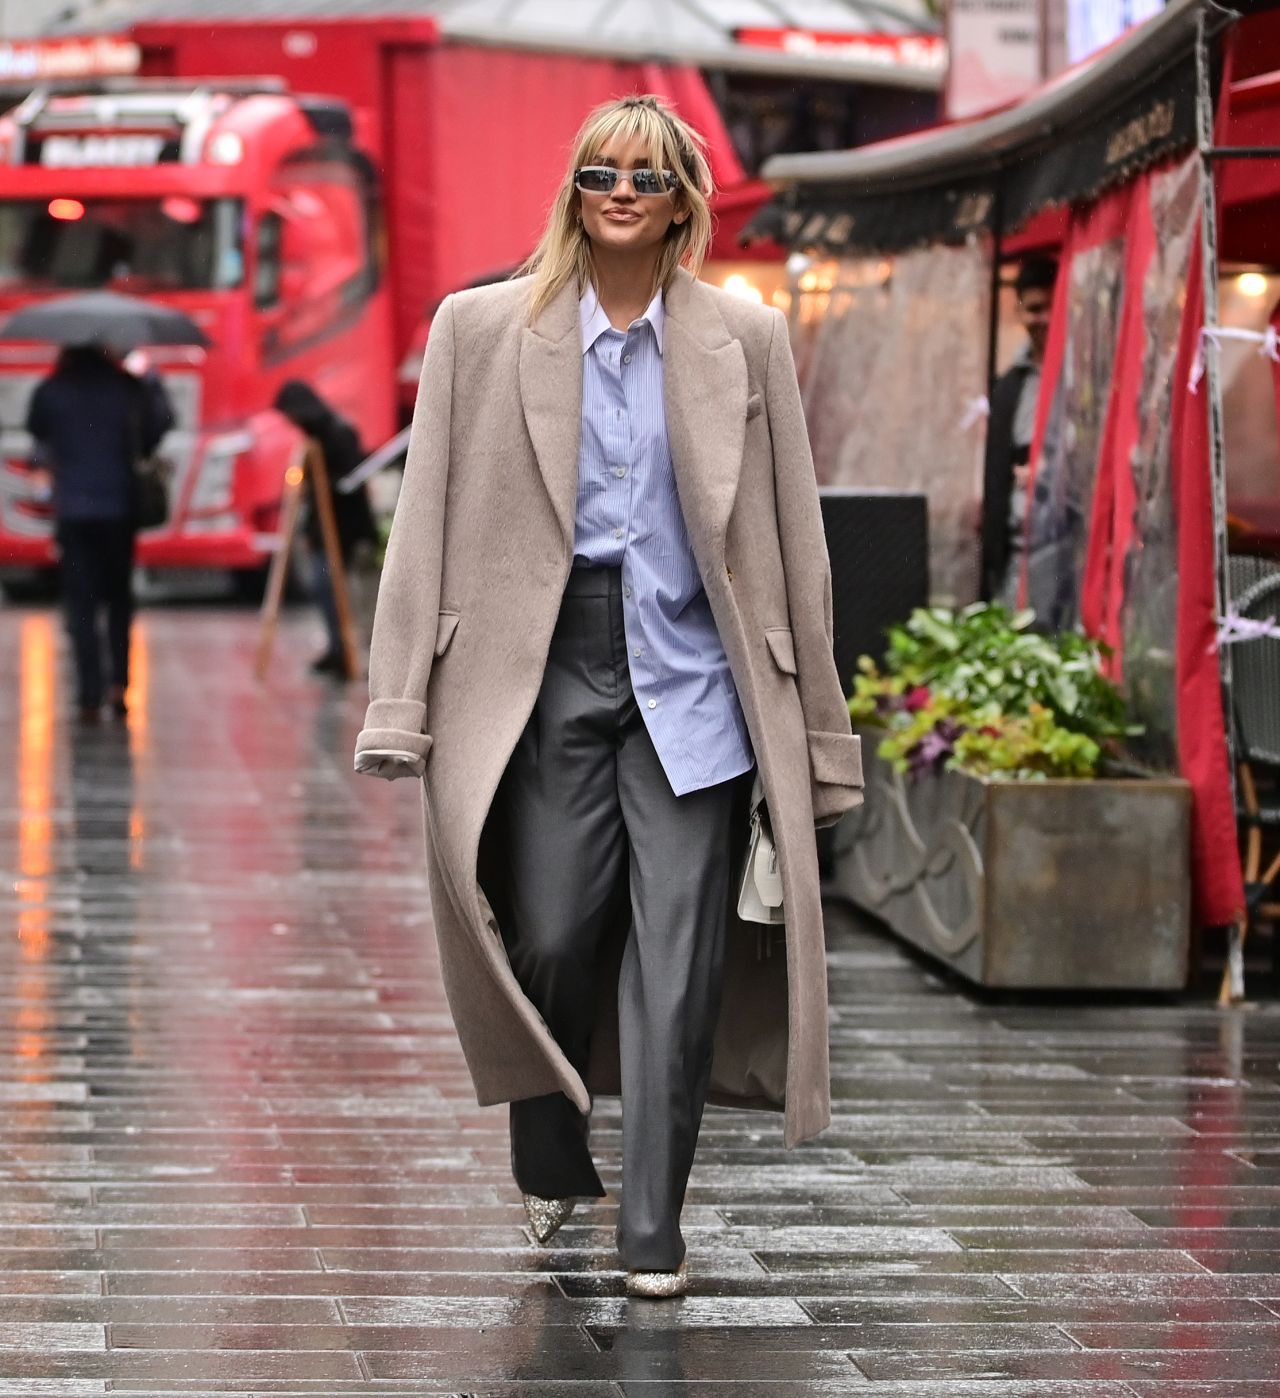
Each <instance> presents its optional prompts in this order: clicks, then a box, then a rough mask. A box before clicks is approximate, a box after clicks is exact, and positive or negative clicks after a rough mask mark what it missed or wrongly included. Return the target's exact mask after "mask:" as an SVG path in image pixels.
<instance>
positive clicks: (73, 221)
mask: <svg viewBox="0 0 1280 1398" xmlns="http://www.w3.org/2000/svg"><path fill="white" fill-rule="evenodd" d="M240 222H241V220H240V201H239V200H235V199H206V200H199V199H192V198H189V197H188V196H186V195H170V196H168V197H167V198H164V199H80V198H77V197H74V196H73V195H68V196H66V197H64V198H58V199H49V200H29V199H12V200H4V201H0V286H3V287H4V289H5V290H6V291H12V290H16V289H26V288H28V287H29V288H31V289H33V290H35V289H45V288H58V289H60V290H73V289H75V290H81V289H87V288H97V287H112V288H114V289H115V290H119V291H126V292H141V291H207V290H219V289H225V288H228V287H234V286H238V285H239V284H240V279H241V277H242V275H243V271H244V259H243V255H242V247H241V237H240Z"/></svg>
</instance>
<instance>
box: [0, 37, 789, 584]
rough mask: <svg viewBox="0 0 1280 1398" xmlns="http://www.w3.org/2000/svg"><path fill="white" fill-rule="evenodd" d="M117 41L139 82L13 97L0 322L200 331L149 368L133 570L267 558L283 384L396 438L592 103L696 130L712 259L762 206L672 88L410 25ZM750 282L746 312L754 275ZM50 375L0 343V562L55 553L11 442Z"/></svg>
mask: <svg viewBox="0 0 1280 1398" xmlns="http://www.w3.org/2000/svg"><path fill="white" fill-rule="evenodd" d="M131 37H132V38H133V40H134V41H135V42H136V43H137V44H138V45H139V47H140V50H141V54H142V73H141V75H140V77H139V78H137V79H134V80H130V79H113V80H111V81H110V82H103V83H100V84H98V85H97V86H96V87H95V88H93V89H92V90H89V89H87V88H86V89H85V90H82V91H79V92H65V91H63V92H56V91H53V92H50V91H36V92H34V93H32V94H31V95H30V96H29V97H28V98H27V100H26V101H24V102H23V103H22V104H21V105H20V106H18V107H17V108H15V109H13V110H12V111H10V112H9V113H8V114H7V115H6V116H5V117H4V118H3V119H0V315H6V314H8V313H9V312H11V311H13V310H15V309H17V308H18V307H20V306H23V305H27V304H29V303H30V302H32V301H35V300H38V299H40V298H44V297H49V296H53V295H58V294H63V293H66V292H70V291H73V290H79V289H85V288H90V287H104V286H107V287H111V288H112V289H115V290H120V291H125V292H128V293H131V294H136V295H141V296H147V297H153V298H155V299H157V300H162V301H165V302H167V303H170V304H173V305H175V306H178V307H180V308H182V309H183V310H185V311H187V312H189V313H190V314H191V315H192V316H193V317H194V318H195V319H196V320H197V321H198V322H199V324H200V325H201V326H202V328H203V329H204V330H205V331H206V333H207V335H208V338H209V340H210V342H211V346H210V348H208V349H207V350H201V349H183V350H177V349H170V350H161V349H156V350H154V351H151V352H150V354H151V359H152V362H153V363H154V365H155V367H156V368H157V369H158V370H159V371H160V373H161V374H162V376H163V377H164V379H165V380H166V382H167V384H168V387H169V390H170V393H171V396H172V397H173V399H174V403H175V406H176V409H177V415H178V427H177V429H175V431H174V433H173V434H171V436H170V438H169V439H167V441H166V444H165V452H166V455H168V456H170V457H172V458H173V459H174V460H175V464H176V466H177V468H178V472H177V477H176V486H175V491H174V500H175V507H174V511H173V516H172V519H171V521H170V522H169V523H168V524H167V525H165V526H164V527H163V528H161V529H159V530H156V531H152V532H149V533H147V534H144V535H143V536H142V539H141V541H140V550H139V552H140V559H141V561H142V562H143V563H144V564H146V565H149V566H152V567H192V568H194V567H205V568H229V569H236V570H258V569H260V568H261V567H262V566H263V564H264V563H265V562H266V561H267V559H268V558H269V555H270V551H271V548H272V544H273V531H274V530H275V528H276V525H277V519H278V511H279V502H280V496H281V488H282V483H283V477H284V472H285V468H286V466H287V464H288V461H289V458H290V454H291V452H292V450H293V446H294V439H293V437H292V435H291V432H290V429H288V428H287V426H286V425H285V424H284V422H283V421H282V420H281V419H280V418H279V417H278V416H277V415H276V414H274V413H273V412H272V411H271V410H270V404H271V402H272V399H273V397H274V395H275V392H276V389H277V388H278V387H279V385H280V384H281V383H282V382H283V381H284V380H285V379H288V378H303V379H306V380H307V381H309V382H310V383H311V384H312V385H313V386H314V387H315V388H316V389H317V390H318V391H319V392H320V393H321V394H322V395H323V396H324V397H326V398H327V399H329V400H330V401H332V402H333V403H334V404H335V405H336V406H337V407H338V409H339V410H340V411H341V412H343V413H344V414H346V415H347V416H349V417H350V418H351V419H352V420H353V421H355V422H356V423H357V424H358V426H359V429H360V432H361V434H362V436H363V438H364V440H365V441H366V442H368V443H369V444H370V445H373V444H376V443H378V442H381V441H383V440H384V439H385V438H386V437H388V436H389V435H390V434H391V433H392V432H393V430H394V429H395V426H396V425H397V422H398V421H400V420H402V419H403V418H404V416H405V414H406V412H407V409H408V408H409V406H411V403H412V395H413V391H414V389H415V388H416V384H417V374H418V365H419V362H420V359H421V352H422V347H423V345H424V343H425V338H426V330H427V327H428V325H429V323H430V317H431V315H432V313H433V311H434V309H435V307H436V306H437V305H438V303H439V301H440V300H441V298H442V297H443V296H444V295H446V294H447V293H448V292H449V291H452V290H455V289H457V288H458V287H461V286H465V285H467V284H468V283H470V282H473V281H476V280H479V279H481V278H484V277H486V276H496V275H500V274H503V273H505V272H506V271H508V270H509V269H510V268H512V267H513V266H514V265H515V264H517V263H518V262H519V261H521V260H522V259H523V258H524V256H525V255H527V253H528V252H529V251H530V250H531V249H532V247H533V244H534V242H535V241H536V238H537V234H538V232H539V230H540V228H541V225H542V222H543V219H544V217H545V213H546V209H547V206H548V204H549V202H550V198H551V196H552V193H553V191H554V189H555V186H556V183H557V181H558V179H559V177H560V175H561V173H562V170H563V165H564V161H565V158H566V153H567V148H568V145H569V142H570V140H571V138H572V135H573V133H574V132H575V130H576V129H577V127H578V125H579V124H580V122H581V121H582V118H583V117H584V115H585V113H586V112H587V110H588V109H589V108H590V107H591V106H593V105H594V104H596V103H598V102H601V101H604V100H606V99H607V98H609V97H612V96H616V95H620V94H623V93H626V92H631V91H656V92H658V93H661V94H663V95H665V96H667V97H668V98H670V99H671V100H672V101H674V102H675V104H676V105H677V106H678V108H679V109H680V110H681V111H682V112H683V113H685V114H686V115H688V116H689V118H690V119H691V120H692V121H693V122H694V123H695V124H696V125H698V126H699V127H700V128H701V129H702V130H703V131H705V132H706V133H707V135H708V137H709V140H710V143H711V157H712V165H713V169H714V171H715V173H716V177H717V184H718V185H719V186H720V187H721V189H722V190H723V191H724V193H723V195H722V196H721V200H720V216H721V232H720V235H719V247H718V248H717V249H716V252H720V251H721V249H725V250H729V252H730V256H732V257H735V258H736V257H740V256H741V254H739V253H736V252H734V251H732V248H733V234H734V233H735V231H736V229H737V227H738V226H739V225H740V224H741V222H742V220H743V218H744V217H745V216H746V214H747V213H749V212H750V211H751V210H752V209H754V207H755V206H756V205H757V204H758V202H759V200H760V199H761V197H762V196H763V192H764V191H763V186H760V185H758V184H757V183H755V182H753V181H750V180H748V179H747V177H746V176H745V175H744V173H743V171H742V168H741V166H740V165H739V163H738V161H737V159H736V157H735V156H734V154H733V150H732V146H731V144H730V141H729V138H728V135H727V134H726V132H725V129H724V126H723V124H722V123H721V121H720V118H719V115H718V113H717V110H716V108H715V105H714V103H713V102H712V100H711V97H710V94H709V92H708V90H707V88H706V85H705V83H704V82H703V79H702V77H701V76H700V74H699V73H698V72H697V71H696V70H694V69H689V68H681V67H675V66H671V65H659V64H651V63H636V62H623V61H615V60H611V59H604V58H591V57H584V56H581V55H563V54H555V53H545V52H535V51H522V50H516V49H509V50H508V49H494V48H490V47H481V46H478V45H467V44H457V43H445V42H444V41H442V39H441V37H440V34H439V32H438V30H437V28H436V26H435V24H434V23H433V22H432V21H431V20H430V19H427V18H413V19H399V20H396V19H392V20H351V21H333V22H327V23H325V22H322V23H308V24H280V23H256V22H244V23H239V22H227V23H220V24H218V25H216V26H210V25H208V24H199V25H196V24H186V23H184V24H177V23H174V24H163V25H161V24H152V25H146V24H143V25H138V26H137V27H136V28H135V29H134V30H133V31H131ZM260 72H261V73H270V74H273V75H274V76H273V77H272V78H269V79H255V78H253V77H251V76H250V77H246V76H244V75H246V74H250V75H252V74H255V73H260ZM309 93H320V94H325V95H323V96H308V95H305V94H309ZM760 271H761V273H762V277H761V278H760V279H759V280H762V281H763V284H764V285H765V288H766V290H765V294H768V288H769V287H770V286H772V285H774V284H776V280H777V276H776V271H777V269H775V268H773V267H771V266H769V265H767V264H761V266H760ZM748 289H749V288H748ZM51 362H52V352H51V351H50V350H49V349H48V347H42V346H38V345H15V344H13V343H4V344H0V428H2V429H3V438H2V439H0V569H5V570H10V571H11V570H12V569H14V568H15V567H26V568H31V567H40V566H47V565H48V564H49V562H50V561H51V558H52V555H51V545H50V539H49V519H48V510H47V506H46V505H44V504H42V503H41V502H40V500H39V499H38V498H36V496H35V494H34V492H33V490H32V488H31V482H32V481H33V479H34V477H33V476H32V474H31V470H30V467H29V464H28V457H29V451H30V444H29V442H28V441H27V440H26V438H25V435H24V434H23V432H22V431H21V424H22V422H23V420H24V417H25V408H26V401H27V398H28V397H29V395H30V392H31V390H32V388H33V387H34V385H35V383H36V382H38V380H39V378H40V377H42V376H43V375H44V374H46V373H47V372H48V371H49V368H50V366H51Z"/></svg>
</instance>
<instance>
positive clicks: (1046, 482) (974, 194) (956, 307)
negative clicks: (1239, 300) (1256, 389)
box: [748, 0, 1280, 925]
mask: <svg viewBox="0 0 1280 1398" xmlns="http://www.w3.org/2000/svg"><path fill="white" fill-rule="evenodd" d="M1237 8H1238V10H1240V11H1243V12H1244V13H1243V15H1240V14H1237V13H1235V12H1232V11H1228V10H1225V9H1223V8H1222V7H1220V6H1218V5H1215V4H1212V3H1209V0H1173V3H1171V4H1170V6H1169V8H1168V9H1167V10H1166V11H1164V12H1163V13H1162V14H1161V15H1160V16H1159V17H1157V18H1156V19H1153V20H1151V21H1148V22H1147V23H1146V24H1145V25H1143V26H1142V27H1140V28H1139V29H1137V30H1134V31H1133V32H1131V33H1130V34H1129V35H1127V36H1126V37H1125V38H1123V39H1121V40H1119V41H1118V42H1117V43H1115V44H1114V45H1112V47H1111V48H1109V49H1107V50H1105V51H1104V52H1102V53H1100V54H1098V55H1097V56H1096V57H1094V58H1093V59H1092V60H1091V61H1089V62H1087V63H1085V64H1083V65H1080V66H1078V67H1077V68H1075V69H1072V70H1071V71H1069V72H1068V73H1066V74H1064V75H1063V76H1062V77H1060V78H1059V79H1057V80H1056V81H1055V82H1053V83H1051V84H1049V85H1047V86H1046V87H1045V88H1043V89H1041V90H1040V91H1039V92H1037V93H1035V94H1033V95H1032V96H1030V97H1028V98H1026V99H1024V100H1023V101H1021V102H1020V103H1018V104H1016V105H1014V106H1011V107H1008V108H1005V109H1002V110H1000V111H996V112H993V113H990V114H988V115H986V116H983V117H980V118H976V119H972V120H968V121H964V122H957V123H953V124H951V125H948V126H944V127H940V128H936V129H934V130H931V131H926V132H921V133H918V134H915V135H911V136H906V137H902V138H899V139H896V140H893V141H886V142H881V143H878V144H876V145H874V146H868V147H863V148H859V149H855V150H849V151H842V152H834V153H815V154H810V155H793V156H783V157H778V158H777V159H775V160H773V161H770V162H769V163H768V164H767V165H766V166H765V168H764V171H763V173H764V175H765V177H766V178H767V179H768V180H769V181H770V182H771V183H772V184H773V185H774V186H775V187H776V188H777V193H776V194H775V197H774V199H773V200H772V201H771V203H770V204H769V205H767V206H766V207H765V209H764V210H763V211H762V212H761V214H759V215H757V217H756V219H755V220H753V222H752V224H751V225H749V227H748V236H750V235H751V234H752V233H755V234H756V235H757V236H769V237H772V238H775V239H777V240H778V241H781V242H783V243H784V244H785V245H788V246H789V247H791V248H792V249H793V250H794V251H796V252H800V253H804V254H810V255H811V256H809V257H806V258H802V259H797V265H800V264H803V266H804V268H805V269H806V270H804V271H802V272H800V273H799V274H798V275H797V279H796V282H795V285H794V288H793V290H794V294H795V296H796V311H795V314H794V315H793V336H794V338H795V340H796V346H797V354H796V358H797V363H798V367H799V369H800V373H801V386H802V391H803V393H804V398H805V409H806V413H807V415H808V418H809V425H810V433H811V437H812V439H813V446H814V457H815V463H816V466H817V470H818V474H819V479H820V480H821V481H823V482H824V483H827V484H835V485H842V486H855V487H863V488H866V487H871V488H875V487H884V486H898V487H899V488H901V486H902V485H903V484H904V483H910V482H912V481H917V483H920V484H921V485H922V488H925V489H926V490H927V493H928V495H929V501H930V531H931V568H932V569H933V570H934V579H933V581H934V584H935V592H936V591H939V589H938V588H937V581H938V578H939V577H941V578H942V579H943V580H944V582H945V583H946V584H947V586H946V587H945V588H944V589H941V590H942V591H949V592H950V593H951V594H952V595H953V596H954V597H955V600H957V601H960V602H963V601H965V600H968V598H967V597H966V596H965V594H964V592H963V580H964V576H965V569H964V567H963V566H962V564H964V563H965V562H966V561H968V563H969V565H970V566H969V574H968V575H969V576H970V577H973V576H974V575H975V574H976V569H974V568H973V567H972V563H973V560H974V551H975V548H976V544H975V540H974V533H973V529H972V525H971V524H970V523H969V521H970V520H971V519H972V517H973V510H972V507H973V506H976V504H977V501H976V499H975V494H976V493H977V491H978V485H977V482H978V481H979V480H980V478H981V454H982V437H983V436H984V435H985V434H984V433H983V431H982V429H981V426H980V423H981V420H982V412H983V411H985V408H986V403H987V398H986V396H985V395H986V394H987V393H988V392H989V390H990V376H991V371H992V369H993V367H994V364H995V362H996V346H995V344H994V339H995V335H994V331H995V326H996V310H997V306H998V303H997V301H996V296H995V293H996V289H997V285H998V278H999V267H1000V261H1001V258H1002V256H1006V255H1008V253H1009V252H1010V251H1011V250H1014V249H1019V248H1025V247H1027V246H1029V245H1030V246H1035V245H1037V243H1038V244H1039V245H1042V246H1048V245H1054V246H1055V248H1056V250H1057V251H1058V252H1059V254H1060V267H1061V271H1060V273H1059V276H1058V283H1057V288H1056V291H1055V296H1054V305H1053V310H1052V315H1051V321H1050V335H1049V344H1048V348H1047V352H1046V356H1045V362H1044V365H1043V372H1042V379H1041V388H1040V396H1039V403H1038V407H1037V420H1036V426H1035V433H1034V440H1033V442H1032V446H1031V451H1030V460H1031V467H1032V478H1031V483H1030V485H1029V487H1028V506H1027V519H1026V525H1025V530H1026V533H1025V540H1026V558H1027V562H1026V566H1025V570H1024V573H1023V578H1022V584H1021V595H1022V597H1024V598H1025V599H1026V600H1027V601H1028V602H1029V603H1030V604H1031V605H1032V606H1033V607H1034V609H1035V611H1036V613H1037V616H1038V617H1039V619H1040V621H1041V623H1042V624H1043V625H1046V626H1048V627H1050V628H1054V629H1070V628H1072V627H1074V626H1077V625H1082V626H1083V627H1084V629H1085V630H1087V631H1088V632H1089V633H1090V634H1093V635H1095V636H1098V637H1100V638H1101V639H1103V640H1105V641H1106V642H1107V643H1108V644H1109V646H1110V647H1111V648H1112V650H1113V661H1112V672H1113V674H1114V676H1115V678H1116V679H1117V680H1120V681H1121V682H1122V683H1123V685H1124V688H1125V693H1126V702H1127V704H1128V707H1129V713H1130V717H1131V718H1132V719H1133V720H1134V721H1135V722H1136V723H1137V724H1139V725H1141V733H1140V734H1139V735H1136V736H1135V738H1134V740H1133V743H1132V748H1131V751H1132V755H1133V756H1134V757H1135V758H1136V759H1137V760H1138V761H1139V762H1140V763H1141V764H1142V766H1143V767H1144V769H1145V770H1149V771H1156V772H1178V773H1181V774H1182V775H1183V776H1185V777H1186V778H1187V780H1188V781H1189V782H1190V784H1191V787H1192V790H1193V792H1194V796H1195V804H1194V811H1195V816H1194V822H1193V869H1194V880H1195V889H1196V895H1197V897H1196V904H1197V909H1198V915H1199V920H1200V921H1201V923H1202V924H1203V925H1220V924H1225V923H1232V922H1234V921H1236V920H1237V919H1238V918H1239V916H1240V913H1241V909H1242V907H1243V886H1242V883H1241V877H1240V867H1239V861H1238V858H1237V852H1236V827H1235V812H1234V804H1233V797H1232V787H1231V775H1230V768H1229V763H1228V746H1227V740H1226V726H1225V713H1224V705H1223V694H1224V688H1223V681H1224V680H1226V681H1228V682H1229V679H1230V655H1229V647H1228V646H1225V645H1222V644H1220V642H1219V630H1220V627H1221V628H1222V634H1223V635H1229V634H1230V629H1231V628H1230V621H1231V616H1230V598H1229V596H1228V595H1227V590H1226V586H1225V574H1226V552H1227V524H1226V509H1225V484H1226V481H1225V468H1224V455H1223V445H1222V431H1221V427H1222V415H1221V382H1220V373H1219V370H1220V363H1219V351H1220V341H1221V339H1222V337H1223V335H1224V334H1233V333H1237V332H1236V331H1234V330H1232V329H1227V330H1224V329H1223V327H1222V326H1221V325H1220V324H1219V323H1218V313H1217V307H1216V304H1215V303H1216V297H1217V275H1216V274H1217V265H1216V262H1215V260H1214V259H1215V257H1216V256H1217V255H1219V253H1220V254H1221V256H1223V257H1226V258H1231V259H1233V260H1234V259H1239V260H1243V261H1247V262H1249V263H1252V264H1254V265H1255V266H1257V267H1272V268H1274V267H1277V266H1280V159H1277V158H1276V155H1275V151H1276V149H1277V148H1278V147H1280V11H1278V10H1277V8H1276V5H1275V4H1273V3H1272V4H1260V3H1254V4H1241V5H1239V6H1238V7H1237ZM1202 38H1203V41H1204V42H1202ZM1202 77H1203V78H1204V79H1205V81H1206V88H1207V92H1206V97H1207V100H1202V98H1201V83H1200V80H1201V78H1202ZM1201 133H1203V136H1202V135H1201ZM1202 145H1203V147H1204V149H1203V154H1205V155H1206V156H1208V157H1209V159H1208V161H1207V162H1203V161H1202V159H1201V154H1202V149H1201V147H1202ZM1260 156H1261V157H1264V158H1256V157H1260ZM1206 170H1211V171H1212V173H1213V179H1212V181H1209V180H1207V179H1206V178H1205V172H1206ZM1211 193H1212V194H1213V195H1214V197H1215V198H1216V216H1215V208H1214V205H1213V204H1212V203H1210V202H1209V197H1208V196H1209V195H1210V194H1211ZM1050 211H1054V213H1053V215H1052V217H1051V216H1050ZM807 283H809V284H811V285H812V289H810V287H809V285H807ZM1256 338H1257V339H1258V340H1259V341H1261V340H1262V339H1263V336H1262V335H1261V334H1259V335H1257V337H1256ZM1277 344H1280V341H1276V340H1275V338H1274V332H1273V335H1272V336H1271V337H1270V338H1269V339H1268V340H1267V345H1270V346H1271V348H1270V350H1269V351H1268V352H1269V353H1270V354H1271V356H1272V358H1273V359H1275V360H1280V350H1277V349H1276V345H1277ZM1263 349H1264V350H1266V345H1264V346H1263ZM1258 363H1259V364H1265V363H1266V360H1265V359H1260V360H1258ZM1277 372H1280V366H1277ZM966 405H969V407H968V409H966ZM1271 465H1272V468H1273V476H1274V462H1273V463H1271ZM974 586H975V587H976V584H974ZM972 595H973V593H972V592H970V593H969V596H972Z"/></svg>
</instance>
